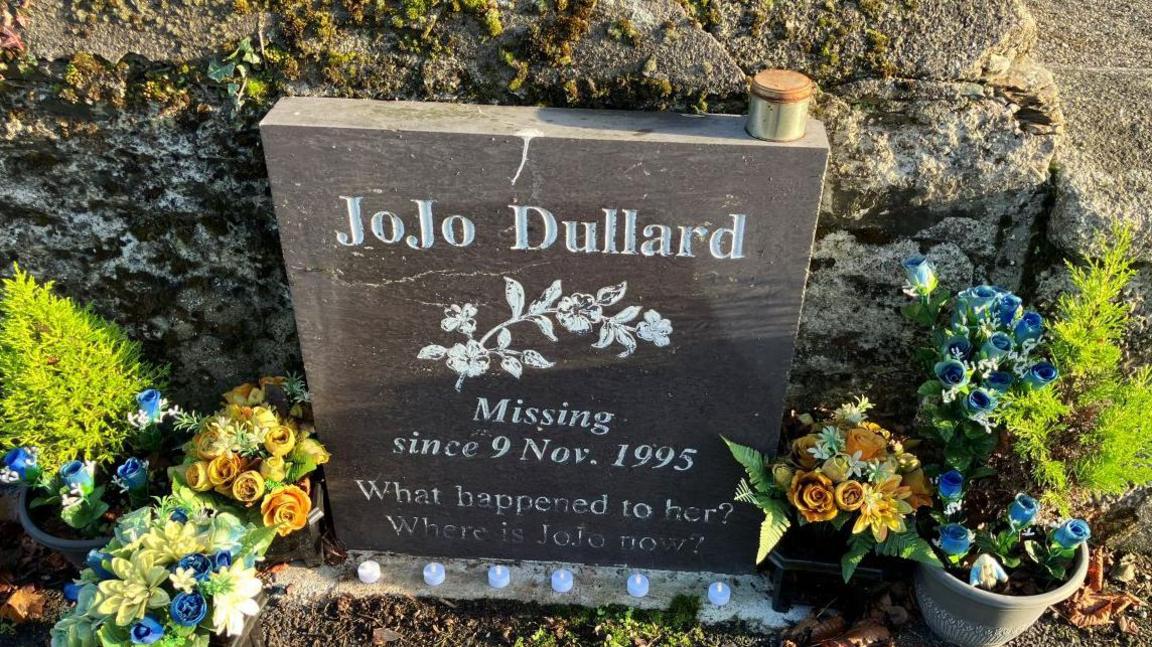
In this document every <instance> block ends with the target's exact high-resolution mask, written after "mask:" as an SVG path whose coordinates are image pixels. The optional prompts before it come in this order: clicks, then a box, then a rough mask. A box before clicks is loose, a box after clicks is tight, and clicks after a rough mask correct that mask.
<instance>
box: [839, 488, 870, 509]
mask: <svg viewBox="0 0 1152 647" xmlns="http://www.w3.org/2000/svg"><path fill="white" fill-rule="evenodd" d="M863 504H864V486H863V485H860V484H859V483H858V482H856V481H844V482H843V483H841V484H840V485H837V486H836V506H837V507H838V508H840V509H841V510H843V511H845V512H855V511H857V510H859V509H860V506H861V505H863Z"/></svg>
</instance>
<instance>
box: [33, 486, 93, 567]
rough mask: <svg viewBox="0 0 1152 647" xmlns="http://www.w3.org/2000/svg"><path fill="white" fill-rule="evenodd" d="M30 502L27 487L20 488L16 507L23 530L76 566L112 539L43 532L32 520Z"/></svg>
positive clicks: (82, 565)
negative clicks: (78, 537) (61, 535)
mask: <svg viewBox="0 0 1152 647" xmlns="http://www.w3.org/2000/svg"><path fill="white" fill-rule="evenodd" d="M31 503H32V501H31V499H30V498H29V496H28V488H23V489H21V490H20V501H19V504H18V505H17V506H16V509H17V511H18V513H19V515H20V525H21V526H23V527H24V532H25V533H27V534H28V536H29V537H31V538H32V539H34V540H35V541H36V543H38V544H40V545H41V546H45V547H47V548H50V549H52V550H54V551H56V552H58V553H60V554H61V555H63V556H64V557H65V559H67V560H68V561H69V562H71V563H72V564H73V565H74V566H76V568H80V569H82V568H84V562H85V561H86V560H87V559H88V551H90V550H95V549H100V548H103V547H104V546H105V545H106V544H107V543H108V542H110V541H112V538H111V537H97V538H95V539H65V538H63V537H57V536H56V535H52V534H49V533H47V532H44V531H43V530H41V529H40V527H39V526H37V525H36V524H35V522H33V521H32V512H31V508H29V505H31Z"/></svg>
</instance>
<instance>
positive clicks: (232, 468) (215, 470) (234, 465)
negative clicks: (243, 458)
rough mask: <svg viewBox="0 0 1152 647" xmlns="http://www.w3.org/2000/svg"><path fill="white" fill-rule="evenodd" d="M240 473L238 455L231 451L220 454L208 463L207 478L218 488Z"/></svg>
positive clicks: (227, 483)
mask: <svg viewBox="0 0 1152 647" xmlns="http://www.w3.org/2000/svg"><path fill="white" fill-rule="evenodd" d="M239 473H240V457H239V456H237V455H235V454H232V453H231V452H229V453H225V454H221V455H219V456H217V457H216V458H213V459H212V462H210V463H208V480H209V481H210V482H211V483H212V485H213V486H215V487H217V488H219V487H221V486H226V485H229V484H230V483H232V480H233V479H235V478H236V475H237V474H239Z"/></svg>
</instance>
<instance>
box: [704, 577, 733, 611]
mask: <svg viewBox="0 0 1152 647" xmlns="http://www.w3.org/2000/svg"><path fill="white" fill-rule="evenodd" d="M731 599H732V589H730V588H728V585H727V584H725V583H723V582H713V583H712V585H711V586H709V587H708V601H709V602H711V603H712V604H715V605H716V606H718V607H722V606H724V605H725V604H728V601H729V600H731Z"/></svg>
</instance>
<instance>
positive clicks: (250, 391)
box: [224, 382, 264, 407]
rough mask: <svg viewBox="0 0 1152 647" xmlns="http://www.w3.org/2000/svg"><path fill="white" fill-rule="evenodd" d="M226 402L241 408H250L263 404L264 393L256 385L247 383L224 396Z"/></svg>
mask: <svg viewBox="0 0 1152 647" xmlns="http://www.w3.org/2000/svg"><path fill="white" fill-rule="evenodd" d="M224 402H226V403H227V404H235V405H238V406H241V407H250V406H253V405H257V404H263V402H264V391H263V389H261V388H259V387H258V386H256V385H255V384H252V383H250V382H249V383H247V384H241V385H240V386H238V387H236V388H234V389H232V390H231V391H229V392H227V393H225V394H224Z"/></svg>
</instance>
